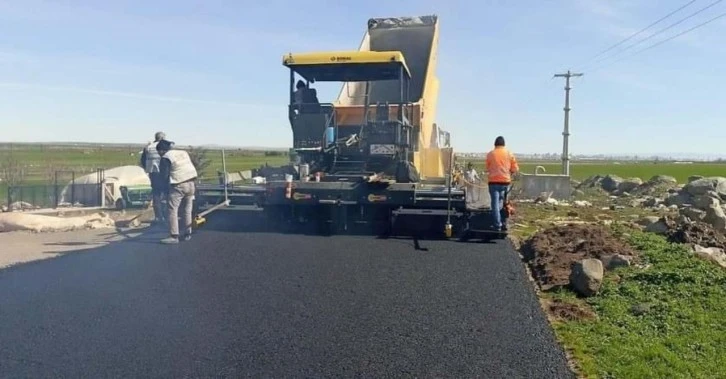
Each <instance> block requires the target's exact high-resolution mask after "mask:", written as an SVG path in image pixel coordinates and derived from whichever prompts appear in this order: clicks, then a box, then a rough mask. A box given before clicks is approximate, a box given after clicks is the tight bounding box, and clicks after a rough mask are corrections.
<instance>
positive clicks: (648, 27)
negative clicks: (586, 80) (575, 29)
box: [585, 0, 696, 64]
mask: <svg viewBox="0 0 726 379" xmlns="http://www.w3.org/2000/svg"><path fill="white" fill-rule="evenodd" d="M695 2H696V0H691V1H689V2H688V3H686V4H685V5H682V6H681V7H679V8H678V9H676V10H674V11H672V12H671V13H668V14H667V15H665V16H663V17H661V18H659V19H658V20H656V21H655V22H653V23H651V24H650V25H648V26H646V27H645V28H643V29H640V30H639V31H637V32H635V33H633V34H631V35H630V36H629V37H627V38H624V39H623V40H621V41H620V42H618V43H616V44H614V45H612V46H610V47H608V48H607V49H605V50H603V51H601V52H599V53H598V54H596V55H595V56H593V57H592V58H590V59H588V60H587V61H586V62H585V63H586V64H587V63H590V62H591V61H592V60H593V59H595V58H598V57H600V56H601V55H603V54H605V53H607V52H608V51H610V50H612V49H614V48H616V47H618V46H620V45H622V44H623V43H625V42H627V41H629V40H630V39H632V38H633V37H635V36H637V35H639V34H640V33H643V32H644V31H646V30H648V29H650V28H651V27H653V26H655V25H656V24H658V23H660V22H661V21H663V20H665V19H666V18H668V17H670V16H673V15H674V14H676V13H678V12H680V11H681V10H683V9H684V8H686V7H688V6H689V5H691V4H693V3H695Z"/></svg>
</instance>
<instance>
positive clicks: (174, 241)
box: [161, 236, 179, 245]
mask: <svg viewBox="0 0 726 379" xmlns="http://www.w3.org/2000/svg"><path fill="white" fill-rule="evenodd" d="M161 243H163V244H164V245H173V244H177V243H179V237H177V236H169V237H166V238H164V239H163V240H161Z"/></svg>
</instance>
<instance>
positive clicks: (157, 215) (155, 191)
mask: <svg viewBox="0 0 726 379" xmlns="http://www.w3.org/2000/svg"><path fill="white" fill-rule="evenodd" d="M149 180H151V197H152V201H153V205H154V219H155V220H156V221H162V220H165V219H166V214H165V212H164V204H163V203H162V202H163V201H164V198H165V195H166V190H167V188H168V185H167V184H166V183H164V179H163V178H162V176H161V173H158V172H152V173H150V174H149Z"/></svg>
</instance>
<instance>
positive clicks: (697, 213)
mask: <svg viewBox="0 0 726 379" xmlns="http://www.w3.org/2000/svg"><path fill="white" fill-rule="evenodd" d="M678 213H679V214H681V215H683V216H686V217H688V219H690V220H692V221H703V219H704V218H705V217H706V211H704V210H701V209H698V208H694V207H683V208H681V209H680V210H679V212H678Z"/></svg>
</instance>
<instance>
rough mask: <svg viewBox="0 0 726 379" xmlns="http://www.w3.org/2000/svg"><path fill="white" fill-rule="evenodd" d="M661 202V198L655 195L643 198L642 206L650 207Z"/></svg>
mask: <svg viewBox="0 0 726 379" xmlns="http://www.w3.org/2000/svg"><path fill="white" fill-rule="evenodd" d="M661 203H663V199H659V198H657V197H650V198H647V199H645V201H643V206H644V207H648V208H652V207H657V206H658V205H660V204H661Z"/></svg>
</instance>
